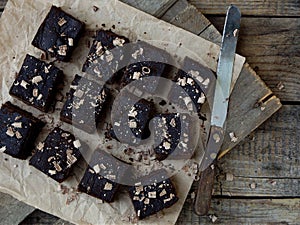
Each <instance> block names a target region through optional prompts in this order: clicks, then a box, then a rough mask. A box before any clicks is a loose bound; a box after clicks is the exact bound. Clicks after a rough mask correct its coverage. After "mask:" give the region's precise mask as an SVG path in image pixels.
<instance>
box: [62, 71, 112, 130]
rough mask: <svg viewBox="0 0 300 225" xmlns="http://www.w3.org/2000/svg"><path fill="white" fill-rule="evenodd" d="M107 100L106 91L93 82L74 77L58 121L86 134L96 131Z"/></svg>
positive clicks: (77, 76)
mask: <svg viewBox="0 0 300 225" xmlns="http://www.w3.org/2000/svg"><path fill="white" fill-rule="evenodd" d="M107 99H108V89H107V88H106V87H104V86H102V85H100V84H98V83H96V82H94V81H91V80H88V79H86V78H84V77H81V76H79V75H75V78H74V80H73V81H72V84H71V88H70V91H69V92H68V93H67V100H66V102H65V104H64V106H63V108H62V111H61V113H60V119H61V120H62V121H64V122H66V123H69V124H73V125H74V126H76V127H78V128H79V129H82V130H84V131H86V132H88V133H92V132H94V131H95V130H96V126H97V123H98V122H99V121H100V119H101V116H102V114H103V107H104V104H105V102H106V100H107Z"/></svg>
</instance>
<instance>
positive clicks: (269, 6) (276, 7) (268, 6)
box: [189, 0, 300, 17]
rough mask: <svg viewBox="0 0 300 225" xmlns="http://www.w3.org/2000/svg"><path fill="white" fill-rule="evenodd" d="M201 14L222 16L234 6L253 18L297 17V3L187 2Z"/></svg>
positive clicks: (261, 0) (258, 0)
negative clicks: (228, 8)
mask: <svg viewBox="0 0 300 225" xmlns="http://www.w3.org/2000/svg"><path fill="white" fill-rule="evenodd" d="M189 2H190V3H191V4H193V5H195V6H196V8H197V9H198V10H199V11H201V12H202V13H203V14H214V15H224V14H225V13H224V12H226V9H227V7H228V6H229V5H230V4H234V5H236V6H238V7H239V8H240V10H241V11H242V14H243V15H244V16H245V15H255V16H286V17H289V16H299V14H300V8H299V2H298V1H295V0H285V1H281V0H249V1H239V0H230V1H229V0H216V1H210V0H189Z"/></svg>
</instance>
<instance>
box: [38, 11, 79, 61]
mask: <svg viewBox="0 0 300 225" xmlns="http://www.w3.org/2000/svg"><path fill="white" fill-rule="evenodd" d="M83 29H84V23H82V22H81V21H79V20H77V19H75V18H74V17H73V16H71V15H69V14H67V13H65V12H64V11H62V10H61V9H60V8H57V7H55V6H52V7H51V9H50V11H49V13H48V15H47V16H46V18H45V20H44V21H43V23H42V24H41V26H40V27H39V29H38V31H37V34H36V35H35V37H34V39H33V41H32V45H33V46H35V47H37V48H39V49H41V50H43V51H46V52H47V53H49V54H50V56H51V57H55V58H56V59H58V60H59V61H69V60H70V57H71V54H72V52H73V50H74V48H75V47H76V46H77V44H78V41H79V38H80V36H81V33H82V32H83Z"/></svg>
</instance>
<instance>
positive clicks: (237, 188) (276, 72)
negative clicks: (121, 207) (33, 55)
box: [0, 0, 300, 225]
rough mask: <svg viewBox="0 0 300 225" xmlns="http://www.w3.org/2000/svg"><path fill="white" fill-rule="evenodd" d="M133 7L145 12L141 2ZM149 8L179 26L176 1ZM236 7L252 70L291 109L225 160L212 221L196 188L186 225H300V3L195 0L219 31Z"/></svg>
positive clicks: (37, 219)
mask: <svg viewBox="0 0 300 225" xmlns="http://www.w3.org/2000/svg"><path fill="white" fill-rule="evenodd" d="M124 1H125V0H124ZM126 2H128V3H130V4H133V5H135V6H136V7H138V8H139V7H144V5H141V4H140V5H139V1H134V0H126ZM148 2H149V5H148V6H147V8H146V9H143V8H142V9H143V10H145V11H147V12H149V13H152V14H154V15H155V16H157V17H162V16H163V18H165V19H166V20H169V21H173V23H175V24H176V20H177V18H176V17H175V16H174V15H176V14H168V15H166V14H165V12H166V10H167V9H168V8H169V7H170V6H171V5H172V4H173V3H175V2H177V1H176V0H173V1H170V0H169V1H166V0H163V1H160V0H159V1H158V0H152V1H148ZM150 2H151V4H150ZM182 2H184V1H182ZM164 3H166V4H164ZM230 3H234V4H236V5H237V6H238V7H239V8H240V10H241V12H242V15H243V17H242V28H241V33H240V40H239V44H238V48H237V52H238V53H240V54H241V55H243V56H246V57H247V62H248V63H249V64H250V66H251V67H252V68H254V70H255V71H256V72H257V74H258V75H259V76H260V77H261V78H262V79H263V81H265V83H266V84H267V85H268V86H269V87H270V88H271V90H272V91H273V92H274V93H275V95H276V96H278V97H279V98H280V99H281V101H282V103H283V107H282V109H280V111H279V112H277V113H276V114H275V115H274V116H272V117H271V118H270V119H269V120H268V121H267V122H265V123H264V124H263V125H262V126H260V127H259V128H258V129H257V130H256V131H255V132H253V133H252V134H251V135H249V136H248V137H247V138H246V139H245V140H244V141H242V142H241V143H240V144H239V145H238V146H236V147H235V148H234V149H233V150H232V151H231V152H230V153H228V154H227V155H225V156H224V157H223V158H222V159H221V160H220V161H219V162H218V168H217V177H216V182H215V185H214V188H215V189H214V194H213V200H212V205H211V210H210V212H209V216H205V217H199V216H197V215H195V214H194V213H193V210H192V206H193V204H192V202H193V196H194V194H193V193H194V191H195V186H196V184H195V185H194V188H193V189H192V190H191V194H190V195H189V197H188V199H187V200H186V204H185V205H184V209H183V211H182V213H181V215H180V217H179V219H178V224H211V223H213V221H214V223H215V224H299V223H300V163H299V160H300V147H299V146H300V145H299V143H300V132H299V131H298V127H299V126H298V125H300V102H299V99H300V79H299V76H300V72H299V67H300V60H299V57H300V17H299V13H300V3H299V1H295V0H286V1H280V0H255V1H254V0H249V1H237V0H232V1H224V0H215V1H208V0H189V1H188V4H191V5H194V6H195V7H196V8H197V9H198V10H200V11H201V12H202V13H203V14H204V15H205V16H206V17H207V18H208V19H209V20H210V21H211V23H212V24H213V25H214V26H215V27H216V28H217V29H218V30H219V31H221V30H222V27H223V23H224V18H225V17H224V16H225V14H224V12H226V9H227V6H228V5H229V4H230ZM5 4H6V0H0V15H1V12H2V11H3V8H4V6H5ZM150 5H151V6H150ZM179 5H180V4H179ZM189 9H190V8H189ZM151 10H152V11H151ZM178 10H179V11H178V12H180V9H178ZM175 11H176V10H175ZM194 13H195V12H194V11H193V10H191V15H190V17H189V18H186V20H188V21H191V25H190V27H191V28H192V27H195V24H196V25H197V21H195V17H194V16H193V15H194ZM172 15H173V16H174V18H172ZM170 17H171V18H170ZM181 22H183V23H184V21H181ZM185 22H186V21H185ZM193 23H194V24H193ZM178 25H180V24H179V22H178ZM193 32H195V31H193ZM209 38H210V39H213V37H209ZM298 79H299V80H298ZM298 98H299V99H298ZM3 198H8V197H7V196H5V197H4V195H3V197H1V200H2V199H3ZM1 200H0V205H1ZM6 200H7V199H6ZM12 202H13V204H14V205H15V208H14V209H13V208H12V209H8V212H10V213H15V214H16V215H17V212H18V210H17V209H18V207H22V208H24V207H26V206H25V205H23V204H21V203H18V202H16V201H14V200H12ZM18 204H20V205H19V206H18V207H17V206H16V205H18ZM28 208H29V207H28ZM27 211H28V213H29V212H31V211H33V210H31V209H30V208H29V209H28V210H27ZM215 220H216V221H215ZM63 223H64V224H67V223H66V222H64V221H62V220H60V219H58V218H56V217H54V216H51V215H49V214H47V213H44V212H41V211H39V210H34V211H33V212H32V213H31V214H30V215H29V216H28V217H27V218H26V219H25V220H24V221H23V222H21V224H49V225H50V224H51V225H52V224H63ZM0 224H1V222H0Z"/></svg>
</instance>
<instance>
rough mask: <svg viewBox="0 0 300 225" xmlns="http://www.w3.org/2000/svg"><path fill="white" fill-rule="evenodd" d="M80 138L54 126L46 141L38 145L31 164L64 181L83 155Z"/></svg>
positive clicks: (55, 178) (57, 179)
mask: <svg viewBox="0 0 300 225" xmlns="http://www.w3.org/2000/svg"><path fill="white" fill-rule="evenodd" d="M81 146H82V145H81V143H80V140H78V139H76V138H75V137H74V135H73V134H71V133H70V132H68V131H64V130H62V129H61V128H58V127H56V128H54V129H53V130H52V131H51V132H50V133H49V134H48V136H47V138H46V139H45V141H43V142H40V143H39V144H38V145H37V146H36V152H35V154H34V155H33V156H32V158H31V159H30V161H29V164H30V165H32V166H34V167H35V168H37V169H38V170H40V171H42V172H43V173H45V174H47V175H48V176H49V177H51V178H53V179H54V180H56V181H58V182H62V181H64V180H65V179H66V178H67V177H68V175H69V173H70V171H71V168H72V166H73V165H74V164H75V163H76V162H77V161H78V159H79V158H80V157H81V153H80V149H81V148H82V147H81Z"/></svg>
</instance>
